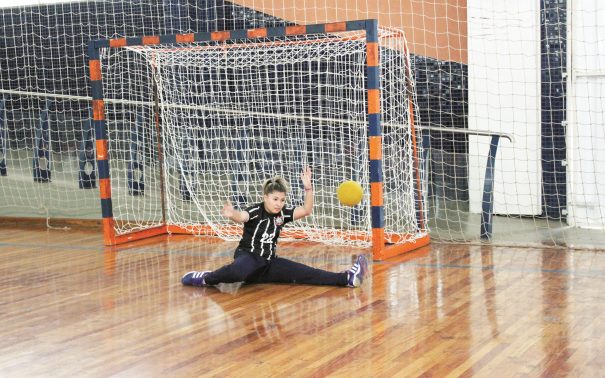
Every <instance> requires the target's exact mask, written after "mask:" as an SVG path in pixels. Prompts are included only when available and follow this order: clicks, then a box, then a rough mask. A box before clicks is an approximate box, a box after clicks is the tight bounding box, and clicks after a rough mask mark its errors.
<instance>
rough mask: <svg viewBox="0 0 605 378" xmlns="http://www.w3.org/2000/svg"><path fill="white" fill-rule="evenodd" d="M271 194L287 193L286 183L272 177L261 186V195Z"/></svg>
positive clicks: (277, 177)
mask: <svg viewBox="0 0 605 378" xmlns="http://www.w3.org/2000/svg"><path fill="white" fill-rule="evenodd" d="M273 192H281V193H288V183H287V182H286V180H284V179H283V178H282V177H280V176H273V177H271V178H270V179H269V180H267V181H265V183H264V184H263V194H264V195H267V194H270V193H273Z"/></svg>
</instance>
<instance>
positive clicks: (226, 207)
mask: <svg viewBox="0 0 605 378" xmlns="http://www.w3.org/2000/svg"><path fill="white" fill-rule="evenodd" d="M221 214H223V216H224V217H227V218H229V219H232V218H233V216H234V215H235V209H234V208H233V205H232V204H231V201H229V200H227V201H225V203H224V204H223V210H222V211H221Z"/></svg>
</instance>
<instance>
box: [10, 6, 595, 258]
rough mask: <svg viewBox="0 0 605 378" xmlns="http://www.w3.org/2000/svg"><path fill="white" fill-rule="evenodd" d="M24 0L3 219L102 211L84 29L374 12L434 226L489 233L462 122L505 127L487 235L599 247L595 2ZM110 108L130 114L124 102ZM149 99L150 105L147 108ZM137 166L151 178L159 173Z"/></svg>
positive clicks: (13, 45) (203, 26)
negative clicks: (40, 135)
mask: <svg viewBox="0 0 605 378" xmlns="http://www.w3.org/2000/svg"><path fill="white" fill-rule="evenodd" d="M32 3H36V4H35V5H30V6H15V3H14V2H4V3H3V4H1V5H0V97H1V98H3V99H4V100H5V110H6V117H5V118H4V119H3V120H2V121H3V122H0V129H3V130H4V131H5V133H4V136H5V137H4V138H3V141H4V143H5V144H4V145H5V146H6V147H5V148H4V149H1V150H2V151H0V154H4V156H5V157H6V159H5V163H6V168H7V175H6V176H0V216H1V217H7V216H8V217H44V216H47V217H51V218H75V219H79V218H88V219H95V220H99V219H100V218H101V212H100V211H99V199H98V197H99V195H98V189H97V190H84V189H80V187H79V171H80V166H79V155H80V152H81V151H80V147H79V146H81V143H82V141H83V139H84V138H83V136H82V135H83V130H84V129H85V128H86V127H87V122H88V112H89V107H90V97H89V95H90V93H89V81H88V68H87V62H88V60H87V59H88V58H87V55H86V43H87V42H88V41H89V40H96V39H104V38H116V37H133V36H142V35H147V36H150V35H164V34H177V33H198V32H208V31H216V30H234V29H251V28H255V27H283V26H285V25H308V24H320V23H326V22H336V21H347V20H359V19H377V20H378V23H379V25H381V26H384V27H395V28H400V29H402V30H404V32H405V35H406V38H407V40H408V45H409V50H410V54H411V56H410V58H411V61H412V67H413V71H414V78H415V83H416V90H417V94H418V102H417V105H418V111H419V113H420V119H421V120H422V123H421V124H419V127H420V128H422V130H423V136H424V137H425V138H428V139H429V140H430V144H429V143H425V144H424V147H426V150H425V151H428V159H427V160H428V162H429V164H428V166H427V172H428V193H429V201H428V202H429V209H430V219H429V221H430V229H431V239H432V240H434V241H455V242H471V243H477V242H483V241H481V239H480V224H481V211H482V209H481V207H482V203H481V201H482V196H483V190H484V182H485V176H486V175H485V172H486V169H485V168H486V160H487V154H488V150H489V146H490V137H489V136H477V135H476V134H472V133H471V134H467V133H466V132H467V131H470V130H472V129H477V128H479V129H482V130H483V131H487V132H504V133H508V134H511V135H512V136H514V143H511V142H509V141H508V140H505V139H501V140H500V143H499V148H498V152H497V153H496V161H495V169H494V171H495V172H494V187H493V191H492V193H493V214H491V215H493V218H492V221H493V232H492V237H491V239H490V242H491V243H494V244H500V245H511V244H514V245H533V246H544V245H546V246H559V247H581V248H597V249H603V248H604V247H605V236H604V235H605V233H603V229H605V197H604V191H603V190H602V185H600V183H601V182H603V181H604V180H605V163H604V161H605V157H604V156H603V149H602V148H599V146H602V145H603V144H604V143H605V136H604V135H603V130H604V129H605V128H604V127H603V124H604V123H605V121H604V116H603V114H604V111H603V105H602V104H603V90H604V86H603V75H602V73H603V70H604V69H605V68H604V67H605V47H604V46H605V44H603V43H602V42H601V40H602V38H599V37H600V36H601V35H603V30H604V26H603V23H602V22H599V20H601V19H603V17H605V15H604V12H605V10H604V8H603V6H602V2H599V1H597V0H590V1H571V0H540V1H539V2H538V1H534V2H527V1H521V0H515V1H506V2H502V1H496V0H466V1H462V0H452V1H433V2H427V1H424V0H380V1H375V0H365V1H364V0H358V1H347V0H334V1H325V2H318V1H315V2H309V1H307V2H301V1H296V0H283V1H274V0H271V1H270V0H234V1H225V0H203V1H186V0H162V1H155V0H153V1H152V0H138V1H134V2H133V1H125V0H99V1H62V2H60V3H58V4H47V5H40V2H38V1H36V2H33V1H32ZM46 3H48V2H46ZM383 85H384V86H386V85H387V84H385V83H383ZM150 90H151V88H150ZM385 95H386V94H385ZM47 100H48V101H50V106H49V108H48V119H49V121H50V122H49V130H50V141H51V143H50V144H49V147H50V150H49V152H51V153H50V155H49V161H50V165H51V171H52V178H51V181H50V182H35V181H34V178H33V167H32V166H33V157H34V156H33V155H34V141H35V135H36V128H37V127H38V126H39V125H40V120H41V117H42V113H43V112H44V110H45V109H46V104H47ZM145 101H149V102H152V99H151V98H149V96H147V97H145ZM111 106H113V107H115V109H114V111H116V109H121V110H120V111H122V112H123V113H124V114H129V117H132V119H131V120H130V121H129V122H136V115H137V112H135V109H134V108H133V107H132V106H130V107H127V106H125V105H122V106H121V108H120V106H118V105H116V104H113V105H111ZM143 111H145V112H152V111H153V110H152V106H151V105H150V106H148V107H147V108H146V110H143V108H141V109H140V112H143ZM120 117H124V115H122V116H120ZM119 119H120V120H121V119H122V118H119ZM145 122H149V120H147V121H145ZM427 127H430V129H428V128H427ZM123 132H124V133H127V132H130V130H129V131H123ZM144 137H147V136H144ZM143 152H145V153H150V151H143ZM112 164H115V162H112ZM124 169H126V168H124ZM144 169H148V168H147V166H145V167H144ZM146 180H147V181H146V184H147V186H148V187H150V188H151V187H152V186H153V184H152V181H151V180H152V176H151V175H147V177H146ZM296 183H297V182H293V184H296ZM97 184H98V182H97ZM124 185H126V186H124V187H125V188H127V182H125V183H124ZM97 186H98V185H97ZM148 195H151V193H149V194H148ZM146 197H147V196H146ZM129 200H130V201H141V199H140V198H129ZM114 205H115V204H114ZM131 206H133V207H134V205H131ZM145 206H148V207H149V206H150V205H149V204H147V205H145ZM158 211H159V210H158ZM133 216H134V214H133ZM387 216H388V214H387ZM136 219H145V217H139V216H137V217H136ZM140 227H147V225H146V223H145V222H141V226H140Z"/></svg>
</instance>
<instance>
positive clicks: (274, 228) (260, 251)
mask: <svg viewBox="0 0 605 378" xmlns="http://www.w3.org/2000/svg"><path fill="white" fill-rule="evenodd" d="M245 211H246V212H247V213H248V215H249V216H250V217H249V219H248V221H247V222H246V223H244V235H243V236H242V240H240V242H239V247H238V248H240V249H245V250H247V251H250V252H252V253H254V254H257V255H260V256H263V257H265V258H267V260H270V259H271V258H272V257H275V248H276V244H277V239H278V238H279V233H280V231H281V229H282V228H283V227H284V225H285V224H286V223H289V222H292V221H293V220H294V208H293V207H284V208H283V209H282V211H280V212H279V214H270V213H268V212H267V211H266V210H265V206H264V204H263V203H262V202H261V203H257V204H255V205H252V206H250V207H248V208H247V209H246V210H245Z"/></svg>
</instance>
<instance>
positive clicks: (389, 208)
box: [100, 29, 427, 246]
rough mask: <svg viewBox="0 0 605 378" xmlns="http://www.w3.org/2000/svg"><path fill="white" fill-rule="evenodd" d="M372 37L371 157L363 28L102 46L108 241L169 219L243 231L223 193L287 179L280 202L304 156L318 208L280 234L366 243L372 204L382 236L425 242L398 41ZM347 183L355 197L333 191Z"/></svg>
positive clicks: (179, 224)
mask: <svg viewBox="0 0 605 378" xmlns="http://www.w3.org/2000/svg"><path fill="white" fill-rule="evenodd" d="M378 39H379V43H378V46H379V48H378V51H379V56H380V83H381V97H382V99H381V103H380V111H381V123H382V147H381V148H380V146H379V147H378V148H379V150H378V151H377V152H373V153H372V154H374V155H375V157H373V159H380V155H382V156H381V160H377V161H378V163H376V161H374V162H372V161H371V160H372V157H371V156H370V155H372V154H371V153H370V146H369V140H370V135H369V134H368V133H369V132H370V131H369V127H368V119H369V118H370V117H369V116H368V112H369V111H371V109H369V107H368V90H367V87H368V67H367V59H368V57H367V51H368V47H367V41H366V36H365V31H363V30H362V31H349V32H339V33H329V34H326V33H322V34H300V35H295V36H281V37H276V38H270V37H263V38H253V39H249V38H240V39H233V40H227V41H222V42H216V41H209V42H191V43H176V44H166V43H164V44H163V43H158V44H146V45H134V46H125V47H122V48H104V49H102V50H101V52H100V62H101V67H102V68H101V72H102V78H103V96H104V97H105V98H106V100H105V119H106V128H107V140H108V156H109V163H110V172H111V173H110V176H111V179H110V180H111V200H112V213H113V218H114V220H113V227H114V232H115V235H116V238H117V239H116V242H119V240H132V239H133V238H138V237H137V236H135V235H136V233H140V232H143V233H142V234H143V235H146V232H145V230H149V229H157V228H158V227H159V228H160V229H162V227H164V226H166V227H167V228H166V230H167V231H168V232H186V233H193V234H208V233H210V234H215V235H218V236H220V237H222V238H225V239H234V238H238V237H239V236H240V235H241V229H240V226H239V225H236V224H234V223H232V222H230V221H229V220H228V219H226V218H224V217H222V216H221V208H222V206H223V203H224V202H225V201H226V200H230V201H231V202H232V203H233V204H234V206H235V207H236V208H240V209H243V208H246V207H247V206H249V205H251V204H253V203H256V202H260V201H262V193H261V187H262V183H263V181H264V180H266V179H268V178H270V177H272V176H274V175H280V176H282V177H284V178H285V179H286V180H287V181H288V182H289V184H290V187H291V190H290V191H289V193H288V198H287V202H288V204H289V205H292V206H299V205H302V203H303V197H304V190H303V187H302V183H301V180H300V174H301V172H302V171H303V168H304V167H305V166H310V167H311V168H312V171H313V184H314V200H315V205H314V212H313V215H312V216H310V217H307V218H305V219H304V220H301V221H297V222H295V223H294V224H293V225H291V226H289V227H288V228H286V229H285V230H284V231H285V232H284V233H283V234H282V235H283V236H286V237H295V238H304V239H308V240H312V241H320V242H324V243H333V244H351V245H358V246H368V245H370V244H371V243H372V238H373V236H372V230H373V229H374V228H376V227H379V226H381V225H377V223H379V222H381V220H380V218H379V216H382V214H374V218H373V215H372V212H373V211H374V212H382V213H383V214H384V215H383V217H382V223H383V225H382V226H383V227H384V240H381V241H380V243H388V244H410V243H411V244H412V245H414V243H416V240H417V239H423V240H424V239H426V238H427V236H426V234H427V230H426V228H425V225H424V224H425V219H426V214H425V209H426V207H425V206H424V205H423V201H424V198H423V196H422V191H421V183H420V182H419V180H421V177H422V174H421V171H420V169H421V164H420V163H419V157H420V156H421V153H422V151H421V145H420V140H419V138H417V137H416V135H415V129H414V125H413V122H414V114H413V108H414V90H413V81H412V77H411V70H410V61H409V57H408V55H407V51H406V46H405V39H404V36H403V33H402V32H400V31H399V30H394V29H380V30H379V32H378ZM372 164H374V165H380V166H381V167H378V166H374V167H372V168H371V165H372ZM380 168H381V169H380ZM372 175H378V176H381V177H372ZM346 180H355V181H358V182H360V183H361V184H362V186H363V188H364V197H363V200H362V202H361V203H360V204H359V205H358V206H355V207H347V206H343V205H341V204H340V203H339V202H338V200H337V196H336V188H337V187H338V185H339V184H340V183H341V182H343V181H346ZM371 182H382V186H381V187H380V188H379V189H376V188H374V189H372V188H371ZM373 202H374V203H373ZM380 204H382V208H381V209H377V206H376V205H380ZM373 219H374V220H373ZM147 234H148V233H147Z"/></svg>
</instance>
